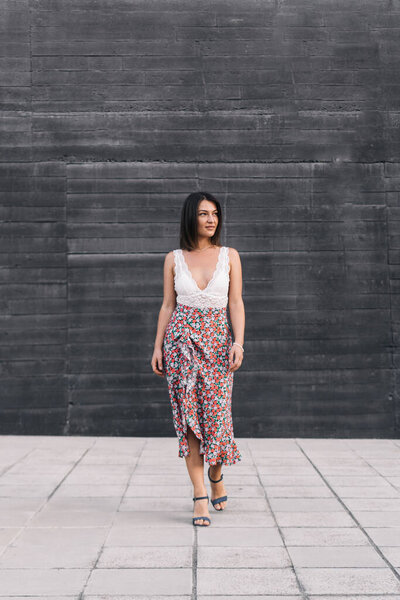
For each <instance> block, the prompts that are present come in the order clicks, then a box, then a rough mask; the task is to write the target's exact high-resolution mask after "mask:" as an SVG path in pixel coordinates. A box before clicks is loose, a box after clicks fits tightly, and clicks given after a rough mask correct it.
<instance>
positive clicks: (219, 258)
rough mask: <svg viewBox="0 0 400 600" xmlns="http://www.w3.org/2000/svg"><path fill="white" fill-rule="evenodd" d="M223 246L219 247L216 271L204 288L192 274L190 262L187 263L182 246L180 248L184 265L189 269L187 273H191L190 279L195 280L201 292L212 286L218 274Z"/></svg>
mask: <svg viewBox="0 0 400 600" xmlns="http://www.w3.org/2000/svg"><path fill="white" fill-rule="evenodd" d="M222 248H223V246H221V248H220V249H219V253H218V258H217V264H216V266H215V269H214V273H213V275H212V277H211V279H210V281H209V282H208V283H207V285H206V287H205V288H203V289H202V288H200V287H199V286H198V285H197V282H196V280H195V278H194V277H193V275H192V272H191V270H190V269H189V266H188V264H187V262H186V259H185V257H184V255H183V252H182V248H181V249H180V250H181V256H182V261H183V265H184V267H185V269H186V271H187V273H188V275H189V277H190V279H191V280H192V281H193V283H194V285H195V286H196V288H197V289H198V290H199V292H205V291H206V290H207V289H208V288H209V287H210V285H211V283H212V282H213V281H214V279H215V276H216V274H217V272H218V267H219V263H220V260H221V255H222Z"/></svg>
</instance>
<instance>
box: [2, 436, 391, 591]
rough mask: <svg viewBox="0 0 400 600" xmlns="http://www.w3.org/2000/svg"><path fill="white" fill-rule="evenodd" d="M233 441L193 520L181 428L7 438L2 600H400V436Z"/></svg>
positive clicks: (3, 442)
mask: <svg viewBox="0 0 400 600" xmlns="http://www.w3.org/2000/svg"><path fill="white" fill-rule="evenodd" d="M236 440H237V443H238V446H239V449H240V450H241V452H242V456H243V460H242V461H241V462H239V463H237V464H236V465H232V466H226V467H224V468H223V472H224V483H225V486H226V490H227V493H228V504H227V508H226V510H225V511H224V512H222V513H218V512H217V511H215V510H214V509H213V508H212V506H211V504H210V505H209V507H210V508H209V510H210V516H211V519H212V525H211V526H210V527H196V528H195V527H193V525H192V522H191V517H192V507H193V501H192V486H191V484H190V482H189V478H188V475H187V471H186V465H185V460H184V459H183V458H179V457H178V443H177V439H176V438H146V437H143V438H132V437H131V438H127V437H125V438H116V437H81V436H71V437H57V436H0V473H1V476H0V506H1V511H0V600H5V599H10V600H11V598H12V599H13V600H15V599H17V598H18V599H20V600H22V598H24V600H30V599H31V598H45V599H47V600H67V599H68V600H70V599H74V600H75V599H76V600H77V599H80V600H82V599H89V598H90V599H92V600H111V599H112V600H122V599H124V600H129V599H137V600H139V599H144V598H150V597H151V599H152V600H161V599H167V598H168V599H169V600H171V598H174V599H175V598H176V599H181V600H197V599H198V600H210V599H211V598H218V599H219V600H228V599H229V600H239V599H240V600H249V599H250V598H253V597H255V598H257V599H258V600H263V599H265V600H267V599H268V600H277V599H278V598H279V599H285V600H306V599H310V600H311V599H318V600H328V598H331V599H333V598H334V599H335V600H344V599H346V600H349V599H351V600H356V599H357V600H367V599H368V600H371V599H373V600H383V599H389V598H392V599H396V600H400V441H399V440H364V439H358V440H348V439H335V440H333V439H315V438H312V439H310V438H307V439H306V438H294V439H293V438H288V439H284V438H272V439H271V438H270V439H250V438H238V437H237V438H236ZM206 466H207V465H206ZM206 485H207V488H208V490H209V489H210V488H209V483H208V482H206Z"/></svg>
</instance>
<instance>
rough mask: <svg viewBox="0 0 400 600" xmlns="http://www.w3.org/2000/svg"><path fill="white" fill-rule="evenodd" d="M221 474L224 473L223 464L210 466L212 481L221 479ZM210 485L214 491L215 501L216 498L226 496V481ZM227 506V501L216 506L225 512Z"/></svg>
mask: <svg viewBox="0 0 400 600" xmlns="http://www.w3.org/2000/svg"><path fill="white" fill-rule="evenodd" d="M221 473H222V464H221V463H217V464H216V465H210V477H211V479H214V480H217V479H220V477H221ZM210 485H211V490H212V494H211V498H212V499H213V500H214V498H221V497H222V496H226V490H225V486H224V480H222V481H219V482H218V483H212V482H210ZM225 505H226V501H224V502H218V503H217V504H216V505H215V508H216V509H217V510H223V509H224V508H225Z"/></svg>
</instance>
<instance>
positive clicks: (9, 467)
mask: <svg viewBox="0 0 400 600" xmlns="http://www.w3.org/2000/svg"><path fill="white" fill-rule="evenodd" d="M33 451H34V448H31V449H30V450H28V452H27V453H26V454H24V455H23V456H20V457H19V458H18V459H17V460H16V461H15V462H13V463H12V464H11V465H8V467H5V468H4V469H3V470H2V471H1V472H0V477H2V476H3V475H5V474H6V473H7V471H9V470H10V469H12V468H13V467H15V465H17V464H18V463H19V462H21V461H22V460H25V458H26V457H27V456H29V455H30V454H32V452H33Z"/></svg>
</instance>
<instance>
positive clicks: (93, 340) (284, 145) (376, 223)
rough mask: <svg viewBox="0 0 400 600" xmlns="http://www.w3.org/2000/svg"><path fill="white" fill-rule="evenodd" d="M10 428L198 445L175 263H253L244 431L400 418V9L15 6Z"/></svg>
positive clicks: (7, 123) (344, 427) (3, 95)
mask: <svg viewBox="0 0 400 600" xmlns="http://www.w3.org/2000/svg"><path fill="white" fill-rule="evenodd" d="M0 16H1V19H0V28H1V36H0V53H1V58H0V79H1V84H0V85H1V87H0V104H1V108H2V116H1V148H0V149H1V164H0V172H1V184H0V185H1V189H0V195H1V208H0V211H1V213H0V214H1V219H2V224H1V239H0V243H1V249H0V252H1V254H0V261H1V263H0V265H1V269H0V275H1V299H0V306H1V324H2V333H1V338H0V339H1V346H0V352H1V362H0V368H1V400H0V409H1V415H0V432H1V433H3V434H4V433H16V434H104V435H107V434H110V435H118V434H120V435H174V430H173V425H172V417H171V411H170V405H169V398H168V393H167V387H166V382H165V380H162V379H161V378H158V377H157V376H155V375H154V374H153V373H152V371H151V366H150V360H151V355H152V349H153V343H154V337H155V333H156V324H157V316H158V310H159V308H160V305H161V301H162V265H163V259H164V256H165V253H166V252H168V251H169V250H172V249H174V248H177V247H178V246H179V242H178V230H179V216H180V208H181V205H182V202H183V200H184V198H185V197H186V195H187V194H188V193H190V192H191V191H194V190H197V189H204V190H208V191H210V192H212V193H214V194H215V195H216V196H217V197H218V198H219V199H220V200H221V202H222V204H223V207H224V211H225V218H226V223H225V228H224V235H223V240H222V241H223V243H224V244H225V245H228V246H233V247H235V248H236V249H237V250H238V251H239V252H240V255H241V258H242V265H243V275H244V302H245V308H246V335H245V346H246V354H245V361H244V363H243V366H242V368H241V369H240V370H239V371H238V372H237V373H236V374H235V385H234V393H233V416H234V426H235V433H236V435H237V436H304V437H309V436H311V437H312V436H322V435H325V436H337V437H351V436H355V437H388V436H390V437H395V436H396V437H397V436H398V435H399V431H400V418H399V417H400V398H399V320H400V319H399V317H400V310H399V309H400V303H399V292H400V283H399V277H400V229H399V218H400V209H399V207H400V201H399V190H400V143H399V140H400V138H399V123H400V111H399V94H400V88H399V82H400V76H399V68H398V63H399V59H400V44H399V39H400V38H399V35H400V4H399V2H397V1H396V2H395V1H393V2H390V1H382V0H368V1H365V0H362V1H361V0H329V1H327V0H317V1H315V0H300V1H299V0H287V1H286V0H277V1H274V2H272V1H268V0H260V1H258V0H253V1H246V2H243V0H241V1H240V2H239V1H238V0H225V1H221V0H209V1H204V0H196V1H193V2H191V3H190V2H181V1H177V0H168V2H165V1H164V2H163V1H161V0H146V1H143V0H88V1H85V2H84V1H83V0H79V1H78V0H68V2H65V0H31V1H30V2H28V0H9V1H3V2H1V14H0Z"/></svg>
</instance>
